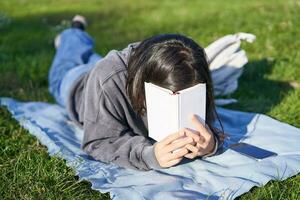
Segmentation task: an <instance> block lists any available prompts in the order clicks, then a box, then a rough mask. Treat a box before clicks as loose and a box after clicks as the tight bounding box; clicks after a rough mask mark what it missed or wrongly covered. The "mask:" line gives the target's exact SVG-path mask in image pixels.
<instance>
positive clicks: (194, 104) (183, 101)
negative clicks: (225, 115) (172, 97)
mask: <svg viewBox="0 0 300 200" xmlns="http://www.w3.org/2000/svg"><path fill="white" fill-rule="evenodd" d="M205 113H206V84H205V83H200V84H197V85H196V86H193V87H191V88H188V89H185V90H182V91H179V128H180V129H182V128H184V127H186V128H191V129H194V130H196V127H195V126H194V125H193V124H192V122H191V121H190V118H191V116H192V114H196V115H197V116H198V118H201V119H202V120H203V121H205Z"/></svg>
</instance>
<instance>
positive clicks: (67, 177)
mask: <svg viewBox="0 0 300 200" xmlns="http://www.w3.org/2000/svg"><path fill="white" fill-rule="evenodd" d="M299 11H300V2H299V1H296V0H294V1H292V0H282V1H271V0H265V1H261V0H252V1H237V0H228V1H221V0H219V1H218V0H210V1H184V0H182V1H171V0H170V1H162V0H156V1H131V0H123V1H101V0H88V1H83V0H82V1H79V0H57V1H55V0H19V1H17V0H1V1H0V96H8V97H13V98H16V99H19V100H24V101H47V102H53V103H54V99H53V98H52V97H51V95H50V94H49V92H48V82H47V73H48V70H49V67H50V65H51V61H52V58H53V56H54V53H55V50H54V46H53V38H54V37H55V35H56V34H57V33H59V31H61V30H62V29H63V28H64V27H67V26H68V24H69V22H70V19H71V18H72V17H73V16H74V15H75V14H77V13H80V14H83V15H84V16H86V17H87V19H88V21H89V26H88V28H87V31H88V32H89V33H90V35H92V36H93V37H94V38H95V41H96V48H95V51H96V52H98V53H100V54H102V55H105V54H106V53H107V52H108V51H109V50H111V49H122V48H124V47H125V46H126V45H127V44H128V43H130V42H134V41H139V40H142V39H143V38H145V37H147V36H151V35H153V34H158V33H182V34H185V35H188V36H190V37H192V38H194V39H195V40H196V41H197V42H198V43H199V44H200V45H202V46H204V47H205V46H207V45H208V44H209V43H210V42H212V41H214V40H215V39H217V38H219V37H221V36H223V35H226V34H231V33H235V32H240V31H243V32H250V33H253V34H255V35H256V36H257V40H256V41H255V43H253V44H244V45H243V48H244V49H245V50H246V52H247V55H248V58H249V63H248V64H247V65H246V66H245V70H244V73H243V75H242V76H241V78H240V79H239V88H238V90H237V91H236V92H235V93H234V94H232V95H231V96H230V97H234V98H237V99H238V100H239V102H238V103H237V104H234V105H231V106H227V108H232V109H238V110H243V111H251V112H259V113H264V114H267V115H269V116H271V117H273V118H276V119H278V120H280V121H284V122H287V123H289V124H291V125H293V126H296V127H300V39H299V36H300V14H299ZM90 188H91V184H90V183H88V182H86V181H78V177H76V176H75V173H74V171H73V170H72V169H70V168H68V167H66V165H65V161H64V160H62V159H59V158H55V157H50V156H48V154H47V151H46V148H45V147H44V146H42V145H41V144H40V143H39V142H38V141H37V139H36V138H35V137H33V136H31V135H30V134H29V133H28V131H26V130H25V129H23V128H21V127H20V126H19V125H18V123H17V122H16V121H15V120H14V119H12V118H11V115H10V113H9V112H8V111H7V110H6V109H5V108H3V107H1V108H0V198H1V199H109V194H108V193H106V194H101V193H100V192H98V191H94V190H92V189H90ZM240 199H300V175H298V176H294V177H292V178H289V179H287V180H285V181H271V182H269V183H268V184H267V185H266V186H264V187H262V188H254V189H252V190H251V191H250V192H248V193H246V194H245V195H242V196H241V197H240Z"/></svg>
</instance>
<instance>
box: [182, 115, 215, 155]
mask: <svg viewBox="0 0 300 200" xmlns="http://www.w3.org/2000/svg"><path fill="white" fill-rule="evenodd" d="M191 121H192V123H193V124H194V125H195V127H196V129H197V131H194V130H191V129H187V128H186V129H184V132H185V135H187V136H189V137H195V136H194V135H197V136H199V137H200V139H199V141H194V142H193V143H192V144H187V145H186V146H185V147H186V148H187V149H188V150H190V151H191V153H188V154H185V155H184V157H186V158H190V159H193V158H195V157H197V156H204V155H206V154H209V153H211V152H212V151H213V150H214V148H215V143H216V141H215V139H214V135H213V133H212V132H211V130H210V129H209V127H205V125H204V123H203V122H200V121H199V120H198V118H197V117H196V116H195V115H193V116H192V119H191Z"/></svg>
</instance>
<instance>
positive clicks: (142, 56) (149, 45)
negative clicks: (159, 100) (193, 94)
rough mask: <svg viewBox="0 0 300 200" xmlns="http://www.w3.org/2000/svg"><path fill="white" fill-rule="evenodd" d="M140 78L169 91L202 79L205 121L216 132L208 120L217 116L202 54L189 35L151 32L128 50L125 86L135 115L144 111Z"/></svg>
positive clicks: (207, 69) (202, 50) (174, 90)
mask: <svg viewBox="0 0 300 200" xmlns="http://www.w3.org/2000/svg"><path fill="white" fill-rule="evenodd" d="M144 82H151V83H154V84H156V85H159V86H161V87H164V88H166V89H169V90H171V91H173V92H177V91H179V90H182V89H185V88H188V87H191V86H193V85H196V84H198V83H206V124H207V125H209V127H210V128H211V130H212V131H213V132H216V130H215V129H214V128H213V126H212V123H213V121H214V120H215V119H216V118H218V120H219V117H218V115H217V112H216V110H215V104H214V96H213V85H212V79H211V75H210V71H209V66H208V62H207V58H206V54H205V51H204V49H203V48H202V47H201V46H200V45H198V44H197V43H196V42H194V41H193V40H192V39H190V38H188V37H186V36H183V35H180V34H162V35H155V36H152V37H150V38H147V39H145V40H144V41H142V42H141V43H140V44H139V45H138V46H137V47H136V48H135V49H134V50H133V51H132V53H131V55H130V57H129V61H128V77H127V82H126V90H127V93H128V95H129V98H130V101H131V103H132V106H133V109H134V110H135V111H136V113H137V115H139V116H142V115H144V113H145V112H146V101H145V90H144ZM219 123H220V124H221V122H220V120H219ZM221 127H222V124H221ZM222 129H223V128H222Z"/></svg>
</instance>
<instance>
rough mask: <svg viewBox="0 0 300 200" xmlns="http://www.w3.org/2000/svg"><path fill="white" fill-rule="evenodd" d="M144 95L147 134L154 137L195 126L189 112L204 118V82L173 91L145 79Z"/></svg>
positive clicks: (165, 135)
mask: <svg viewBox="0 0 300 200" xmlns="http://www.w3.org/2000/svg"><path fill="white" fill-rule="evenodd" d="M145 96H146V107H147V120H148V132H149V137H151V138H153V139H154V140H156V141H161V140H162V139H164V138H165V137H167V136H168V135H170V134H172V133H175V132H177V131H179V130H180V129H182V128H184V127H185V128H191V129H194V130H196V127H194V125H193V124H192V123H191V121H190V119H191V115H192V114H196V115H197V117H198V118H200V119H202V120H203V121H205V108H206V84H205V83H199V84H197V85H195V86H192V87H189V88H186V89H184V90H180V91H178V92H176V93H173V92H172V91H171V90H168V89H165V88H162V87H160V86H157V85H154V84H152V83H147V82H145Z"/></svg>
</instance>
